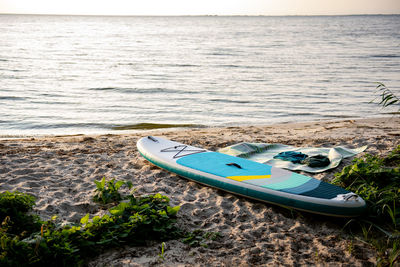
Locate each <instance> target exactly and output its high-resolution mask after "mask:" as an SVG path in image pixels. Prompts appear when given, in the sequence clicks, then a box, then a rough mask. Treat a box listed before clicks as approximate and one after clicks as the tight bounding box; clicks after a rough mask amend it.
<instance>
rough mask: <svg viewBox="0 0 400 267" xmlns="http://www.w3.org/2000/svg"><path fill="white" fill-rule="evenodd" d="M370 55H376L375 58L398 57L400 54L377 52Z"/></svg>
mask: <svg viewBox="0 0 400 267" xmlns="http://www.w3.org/2000/svg"><path fill="white" fill-rule="evenodd" d="M370 57H375V58H398V57H400V55H396V54H376V55H370Z"/></svg>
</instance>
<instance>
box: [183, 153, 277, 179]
mask: <svg viewBox="0 0 400 267" xmlns="http://www.w3.org/2000/svg"><path fill="white" fill-rule="evenodd" d="M176 163H178V164H180V165H182V166H186V167H189V168H192V169H195V170H198V171H202V172H206V173H210V174H214V175H218V176H221V177H229V176H246V175H270V174H271V168H272V167H271V166H269V165H265V164H261V163H257V162H254V161H250V160H247V159H242V158H238V157H234V156H229V155H226V154H221V153H218V152H205V153H198V154H193V155H189V156H185V157H182V158H180V159H178V160H177V161H176ZM229 163H236V164H238V165H239V166H240V167H242V168H241V169H240V168H238V167H235V166H228V165H226V164H229Z"/></svg>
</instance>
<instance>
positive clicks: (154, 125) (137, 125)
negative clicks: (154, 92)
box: [111, 122, 202, 131]
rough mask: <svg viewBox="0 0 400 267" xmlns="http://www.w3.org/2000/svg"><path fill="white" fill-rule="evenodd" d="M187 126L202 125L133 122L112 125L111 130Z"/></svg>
mask: <svg viewBox="0 0 400 267" xmlns="http://www.w3.org/2000/svg"><path fill="white" fill-rule="evenodd" d="M189 127H196V128H198V127H202V126H201V125H196V124H166V123H145V122H143V123H135V124H130V125H120V126H113V127H112V128H111V129H112V130H117V131H121V130H153V129H164V128H189Z"/></svg>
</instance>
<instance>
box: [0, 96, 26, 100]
mask: <svg viewBox="0 0 400 267" xmlns="http://www.w3.org/2000/svg"><path fill="white" fill-rule="evenodd" d="M26 99H27V98H26V97H20V96H0V100H26Z"/></svg>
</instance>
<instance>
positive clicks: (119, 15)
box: [0, 12, 400, 17]
mask: <svg viewBox="0 0 400 267" xmlns="http://www.w3.org/2000/svg"><path fill="white" fill-rule="evenodd" d="M0 15H20V16H77V17H79V16H85V17H329V16H397V15H400V13H364V14H362V13H360V14H308V15H307V14H302V15H300V14H298V15H296V14H287V15H283V14H282V15H273V14H270V15H265V14H264V15H263V14H260V15H238V14H231V15H218V14H204V15H190V14H187V15H183V14H182V15H172V14H170V15H154V14H153V15H150V14H149V15H143V14H141V15H139V14H136V15H135V14H132V15H126V14H51V13H7V12H5V13H2V12H0Z"/></svg>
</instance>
